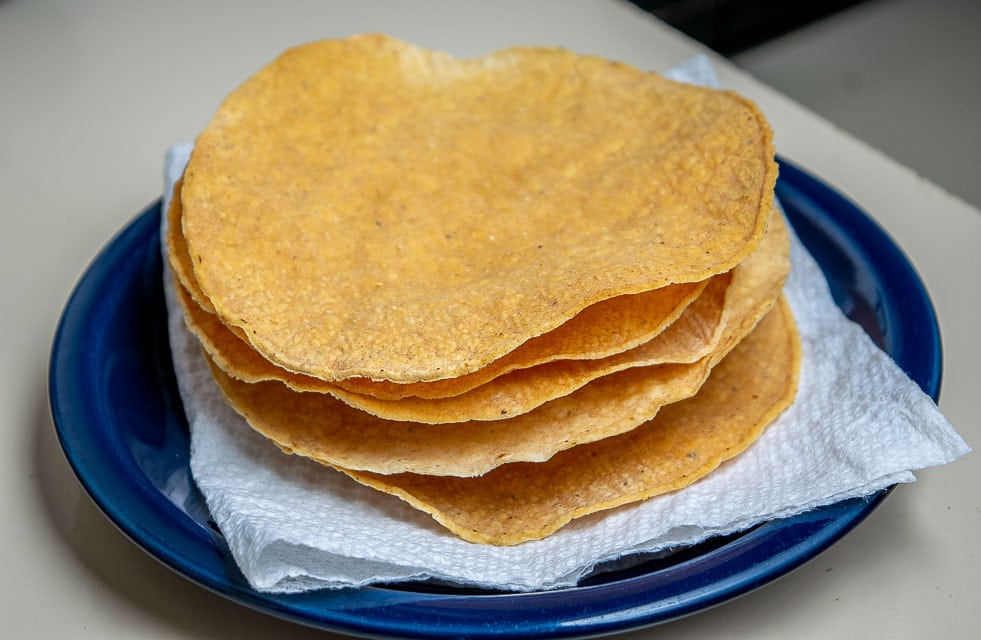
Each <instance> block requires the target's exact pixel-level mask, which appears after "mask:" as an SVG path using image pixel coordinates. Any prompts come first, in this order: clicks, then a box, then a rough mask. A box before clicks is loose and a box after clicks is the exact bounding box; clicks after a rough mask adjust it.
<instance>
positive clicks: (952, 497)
mask: <svg viewBox="0 0 981 640" xmlns="http://www.w3.org/2000/svg"><path fill="white" fill-rule="evenodd" d="M365 31H380V32H387V33H390V34H393V35H396V36H399V37H402V38H405V39H407V40H410V41H412V42H415V43H418V44H421V45H425V46H430V47H435V48H439V49H444V50H447V51H450V52H452V53H454V54H457V55H459V56H472V55H479V54H482V53H485V52H487V51H490V50H493V49H497V48H499V47H502V46H507V45H511V44H554V45H562V46H566V47H569V48H572V49H575V50H579V51H583V52H591V53H597V54H600V55H603V56H606V57H610V58H615V59H620V60H624V61H626V62H629V63H631V64H634V65H637V66H639V67H642V68H647V69H654V70H657V69H665V68H668V67H670V66H672V65H673V64H675V63H677V62H680V61H682V60H684V59H686V58H688V57H690V56H691V55H693V54H695V53H699V52H702V51H703V50H702V48H701V47H700V46H699V45H698V44H697V43H694V42H692V41H691V40H689V39H687V38H685V37H683V36H681V35H679V34H678V33H677V32H675V31H673V30H671V29H669V28H668V27H666V26H664V25H663V24H661V23H658V22H657V21H656V20H654V19H653V18H651V17H649V16H648V15H646V14H643V13H641V12H639V11H637V10H636V9H634V8H633V7H632V6H630V5H627V4H624V3H618V2H578V1H576V2H560V1H556V0H552V1H541V2H535V3H526V2H520V1H509V2H494V3H491V2H471V1H464V2H460V1H458V2H415V3H396V2H359V3H341V2H313V1H310V2H285V3H271V2H270V3H260V2H255V3H245V2H230V1H224V2H202V3H199V2H188V1H177V0H173V1H171V2H167V3H154V2H138V3H122V2H115V3H114V2H109V1H98V2H85V3H80V2H69V1H48V2H43V3H40V2H28V1H27V0H7V1H5V2H2V3H0V60H3V63H2V64H0V86H2V87H3V89H2V93H0V141H2V144H0V193H2V194H3V195H4V198H3V205H2V207H0V216H2V217H0V221H2V223H3V228H4V231H3V233H2V234H0V265H2V274H3V275H2V280H0V283H2V287H3V288H2V294H3V295H2V297H0V305H2V309H3V312H2V318H3V329H4V330H3V332H2V335H0V340H2V342H0V345H2V346H0V348H2V353H3V356H4V357H3V364H2V367H0V387H2V388H3V393H2V394H0V419H2V421H3V423H2V429H3V432H4V434H5V435H6V437H7V439H6V441H5V443H4V446H3V447H2V448H0V514H2V518H0V543H2V548H3V549H4V551H5V553H4V561H5V566H6V567H7V569H6V573H7V576H8V577H7V579H6V580H4V582H3V584H2V586H0V603H2V605H0V610H2V611H4V612H5V615H2V616H0V637H6V638H20V637H73V638H133V637H140V638H224V637H228V638H242V637H246V638H248V637H265V636H271V635H275V636H276V637H280V638H305V637H329V634H321V633H318V632H315V631H314V630H311V629H308V628H304V627H299V626H295V625H291V624H289V623H286V622H283V621H280V620H277V619H274V618H272V617H269V616H266V615H263V614H261V613H257V612H254V611H251V610H249V609H246V608H244V607H242V606H239V605H237V604H235V603H233V602H230V601H227V600H225V599H224V598H222V597H220V596H218V595H214V594H212V593H210V592H207V591H205V590H203V589H201V588H199V587H197V586H195V585H193V584H191V583H190V582H189V581H187V580H185V579H184V578H182V577H180V576H178V575H176V574H174V573H172V572H171V571H169V570H168V569H166V568H164V567H162V566H161V565H159V564H158V563H157V562H156V561H154V560H152V559H151V558H150V557H148V556H146V555H145V554H144V553H143V552H142V551H140V550H139V549H138V548H137V547H136V546H135V545H133V544H132V543H131V542H130V541H128V540H127V539H126V538H125V537H124V536H123V535H122V534H120V533H119V532H118V531H117V530H116V529H115V528H114V527H113V526H112V525H111V524H110V523H109V522H108V520H107V519H106V518H105V517H104V516H103V515H102V514H101V513H100V512H99V511H98V510H97V509H96V507H95V506H94V505H93V504H92V502H91V501H90V500H89V499H88V497H87V496H86V495H85V494H84V492H83V491H82V489H81V487H80V485H79V484H78V482H77V480H76V479H75V478H74V476H73V475H72V473H71V471H70V469H69V467H68V464H67V463H66V461H65V459H64V456H63V454H62V453H61V450H60V448H59V446H58V443H57V439H56V437H55V434H54V429H53V426H52V424H51V419H50V416H49V413H48V406H47V392H46V375H47V358H48V354H49V349H50V344H51V337H52V334H53V331H54V327H55V324H56V322H57V319H58V315H59V313H60V311H61V309H62V307H63V305H64V303H65V301H66V299H67V297H68V295H69V292H70V291H71V289H72V287H73V285H74V283H75V281H76V280H77V278H78V277H79V276H80V274H81V273H82V271H83V270H84V269H85V266H86V265H87V263H88V262H89V261H90V260H91V258H92V257H93V256H94V255H95V253H96V252H97V251H98V249H99V248H100V247H101V246H102V245H103V244H104V243H105V242H106V241H107V240H108V239H109V238H110V237H111V236H112V234H113V233H114V232H115V231H116V230H118V229H119V228H120V227H121V226H122V225H124V224H125V223H126V222H127V221H128V220H129V219H130V218H131V217H132V216H133V215H134V214H136V213H137V212H138V211H140V210H142V209H143V207H144V206H145V205H146V204H148V203H149V202H150V201H152V200H154V199H155V198H156V197H158V196H159V193H160V190H161V161H162V157H163V152H164V150H165V149H166V148H167V146H169V145H170V144H171V143H173V142H176V141H185V140H191V139H193V138H194V136H195V134H196V132H198V131H199V130H200V129H201V128H202V127H203V126H204V125H205V124H206V122H207V121H208V119H209V118H210V116H211V114H212V113H213V111H214V109H215V107H216V106H217V104H218V102H219V101H220V100H221V98H222V97H223V96H224V95H225V94H226V93H227V92H228V91H229V90H231V89H232V88H233V87H234V86H235V85H237V84H238V83H239V82H240V81H241V80H242V79H244V78H245V77H246V76H247V75H249V74H250V73H251V72H253V71H254V70H255V69H257V68H258V67H259V66H261V65H262V64H263V63H265V62H267V61H268V60H270V59H271V58H273V57H274V56H275V55H276V54H277V53H279V52H280V51H281V50H282V49H284V48H286V47H288V46H290V45H293V44H297V43H300V42H304V41H308V40H313V39H318V38H322V37H336V36H344V35H348V34H351V33H356V32H365ZM911 46H915V45H911ZM714 62H715V63H716V64H717V67H718V69H719V72H720V76H721V78H722V80H723V82H724V83H725V84H726V85H727V86H729V87H731V88H733V89H735V90H737V91H739V92H741V93H743V94H745V95H746V96H748V97H749V98H751V99H753V100H755V101H756V102H757V103H758V104H759V105H760V106H761V108H762V109H763V111H764V112H765V113H766V115H767V116H768V118H769V119H770V121H771V123H772V125H773V128H774V129H775V131H776V140H777V148H778V151H779V152H780V153H781V154H782V155H784V156H786V157H787V158H790V159H792V160H794V161H795V162H796V163H798V164H800V165H801V166H803V167H804V168H806V169H808V170H809V171H811V172H812V173H814V174H815V175H817V176H819V177H820V178H822V179H823V180H824V181H826V182H828V183H829V184H831V185H833V186H834V187H836V188H837V189H838V190H840V191H841V192H843V193H844V194H845V195H847V196H848V197H850V198H851V199H853V200H854V201H855V202H856V203H858V204H859V205H860V206H861V207H862V208H864V209H865V210H866V211H868V212H869V213H870V214H871V215H872V216H873V217H874V218H875V219H876V220H877V221H878V222H879V223H880V224H881V225H882V226H883V227H884V228H885V229H886V230H887V231H888V232H889V233H890V234H891V235H892V236H893V237H894V238H895V239H896V241H897V243H898V244H899V245H900V246H901V247H902V248H903V249H904V250H905V252H906V253H907V254H908V256H909V257H910V259H911V261H912V262H913V263H914V264H915V265H916V268H917V269H918V271H919V272H920V274H921V276H922V278H923V280H924V281H925V283H926V286H927V289H928V290H929V292H930V295H931V296H932V298H933V300H934V303H935V305H936V308H937V312H938V315H939V317H940V323H941V331H942V335H943V340H944V344H945V354H944V357H945V376H944V388H943V392H942V398H941V403H940V406H941V408H942V409H943V411H944V413H945V414H946V415H947V416H948V418H949V419H950V420H951V422H952V423H953V424H954V425H955V426H956V427H957V428H958V430H959V431H960V433H961V434H962V435H963V436H964V437H965V439H967V440H968V443H969V444H974V445H976V444H977V443H978V442H979V441H981V418H979V417H978V412H977V411H975V410H974V407H973V404H974V400H975V398H976V387H977V382H976V377H975V376H976V374H977V363H978V362H981V339H979V337H978V336H979V333H978V332H977V331H976V327H977V322H976V320H975V318H976V317H977V316H978V313H979V311H981V302H979V296H978V285H977V280H976V278H977V275H978V274H979V273H981V250H979V247H981V214H979V212H978V211H977V210H976V209H974V208H972V207H971V206H969V205H968V204H966V203H965V202H963V201H961V200H959V199H957V198H955V197H953V196H951V195H949V194H947V193H945V192H944V191H943V190H941V189H939V188H937V187H936V186H935V185H933V184H932V183H930V182H928V181H926V180H924V179H922V178H920V177H918V176H917V175H916V174H915V173H914V172H912V171H911V170H909V169H907V168H905V167H904V166H901V165H899V164H898V163H896V162H894V161H893V160H891V159H890V158H888V157H886V156H884V155H883V154H881V153H879V152H877V151H875V150H874V149H872V148H871V147H869V146H868V145H867V144H865V143H863V142H862V141H860V140H857V139H855V138H853V137H850V136H849V135H847V134H845V133H844V132H842V131H840V130H838V129H837V128H835V127H834V126H832V125H830V124H829V123H828V122H827V121H824V120H822V119H821V118H819V117H817V116H816V115H814V114H812V113H810V112H808V111H807V110H806V109H804V108H803V107H801V106H800V105H798V104H796V103H794V102H793V101H792V100H790V99H789V98H787V97H785V96H783V95H781V94H779V93H778V92H776V91H775V90H773V89H771V88H769V87H767V86H766V85H764V84H762V83H761V82H759V81H757V80H755V79H754V78H752V77H750V76H748V75H747V74H745V73H743V72H741V71H739V70H738V69H736V68H735V67H733V66H732V65H730V64H728V63H727V62H726V61H724V60H721V59H718V58H715V59H714ZM914 125H915V123H914ZM918 478H919V479H918V482H916V483H914V484H912V485H905V486H903V487H900V488H899V489H898V490H897V491H895V492H894V493H893V495H892V496H890V498H889V499H888V500H886V501H885V503H884V505H883V506H882V507H881V508H880V509H878V510H877V511H876V512H875V513H874V514H873V515H872V516H871V517H870V518H869V519H868V520H866V521H865V522H864V523H863V524H862V525H861V526H859V527H858V528H857V529H856V530H855V531H854V532H852V533H851V534H850V535H848V536H847V537H846V538H845V539H843V540H842V541H841V542H839V543H838V544H836V545H835V546H833V547H832V548H831V549H830V550H828V551H827V552H825V553H824V554H822V555H821V556H819V557H818V558H816V559H815V560H813V561H811V562H810V563H808V564H806V565H805V566H804V567H802V568H801V569H799V570H797V571H795V572H794V573H792V574H791V575H788V576H786V577H784V578H782V579H781V580H778V581H777V582H775V583H773V584H771V585H770V586H767V587H766V588H763V589H761V590H758V591H756V592H754V593H751V594H749V595H747V596H744V597H742V598H740V599H738V600H736V601H733V602H730V603H728V604H725V605H723V606H720V607H717V608H715V609H712V610H709V611H706V612H703V613H700V614H698V615H696V616H692V617H689V618H685V619H683V620H678V621H675V622H671V623H668V624H666V625H662V626H659V627H657V628H655V629H646V630H639V631H634V632H631V633H626V634H623V636H622V637H624V638H654V637H657V638H659V639H665V638H682V637H686V638H687V637H699V638H731V637H734V636H737V637H738V636H747V637H754V638H770V637H772V638H785V637H788V636H790V635H791V634H793V637H796V638H829V637H831V638H834V637H858V636H861V635H865V634H871V633H874V634H875V637H889V638H923V637H941V638H967V637H976V633H977V629H978V628H981V607H978V606H977V594H978V593H979V587H981V563H979V557H978V553H977V551H976V542H977V540H979V539H981V500H979V487H981V472H979V468H978V465H977V463H976V457H975V455H974V454H969V455H968V456H967V457H965V458H964V459H962V460H960V461H958V462H955V463H953V464H950V465H947V466H944V467H941V468H935V469H929V470H926V471H924V472H922V473H920V474H918Z"/></svg>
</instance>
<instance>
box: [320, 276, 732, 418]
mask: <svg viewBox="0 0 981 640" xmlns="http://www.w3.org/2000/svg"><path fill="white" fill-rule="evenodd" d="M714 279H719V280H723V281H728V277H727V276H726V274H719V275H717V276H713V277H712V278H709V279H708V280H704V281H702V282H686V283H682V284H672V285H668V286H666V287H661V288H660V289H654V290H653V291H645V292H643V293H634V294H626V295H622V296H616V297H614V298H609V299H607V300H601V301H599V302H597V303H595V304H592V305H590V306H588V307H586V308H585V309H583V310H582V311H580V312H579V313H577V314H576V315H575V316H573V317H572V318H570V319H569V320H567V321H566V322H564V323H562V324H561V325H559V326H558V327H556V328H555V329H552V330H551V331H549V332H547V333H544V334H542V335H540V336H536V337H534V338H531V339H529V340H528V341H527V342H525V343H523V344H521V345H519V346H518V347H517V348H515V350H514V351H511V352H510V353H507V354H505V355H504V356H502V357H500V358H498V359H497V360H494V361H493V362H491V363H489V364H488V365H487V366H485V367H481V368H480V369H477V370H476V371H473V372H471V373H468V374H465V375H462V376H459V377H456V378H444V379H442V380H433V381H431V382H409V383H397V382H389V381H385V380H382V381H373V380H370V379H368V378H347V379H346V380H338V381H337V383H336V384H337V385H338V386H339V387H341V388H343V389H347V390H348V391H352V392H355V393H360V394H363V395H368V396H372V397H375V398H378V399H380V400H399V399H401V398H406V397H409V396H414V397H418V398H448V397H451V396H458V395H460V394H461V393H464V392H466V391H470V390H471V389H475V388H477V387H478V386H480V385H482V384H485V383H487V382H489V381H491V380H493V379H494V378H496V377H498V376H501V375H504V374H506V373H510V372H512V371H517V370H519V369H527V368H528V367H533V366H536V365H540V364H545V363H548V362H553V361H555V360H593V359H599V358H606V357H608V356H612V355H614V354H618V353H622V352H624V351H626V350H628V349H633V348H634V347H638V346H640V345H642V344H644V343H647V342H650V341H651V340H652V339H654V337H655V336H658V335H660V334H661V333H662V332H663V331H665V330H666V329H668V328H669V327H671V326H672V324H673V323H675V322H676V321H677V320H678V318H679V317H680V316H681V315H682V313H683V312H684V311H685V310H686V309H688V308H689V306H690V305H691V304H692V302H693V301H694V300H696V299H697V298H698V297H699V296H700V295H701V294H702V291H703V290H704V289H705V287H706V285H707V284H709V283H710V282H711V281H712V280H714ZM665 357H666V358H667V356H665Z"/></svg>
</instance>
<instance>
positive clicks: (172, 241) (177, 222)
mask: <svg viewBox="0 0 981 640" xmlns="http://www.w3.org/2000/svg"><path fill="white" fill-rule="evenodd" d="M182 184H183V179H178V180H177V181H176V182H175V183H174V191H173V194H172V196H171V198H170V205H169V206H168V207H167V228H166V230H165V233H164V252H165V254H166V256H167V263H168V264H169V265H170V271H171V273H172V274H173V275H174V278H175V279H176V281H177V282H178V283H180V288H181V289H183V290H184V291H185V292H186V294H187V295H189V296H190V297H191V299H192V300H193V301H194V304H195V305H197V306H198V307H200V308H201V309H202V310H204V311H206V312H207V313H214V312H215V308H214V307H213V306H212V305H211V301H210V300H208V298H207V296H205V295H204V293H203V292H202V291H201V289H200V287H198V281H197V279H196V278H195V277H194V266H193V265H192V264H191V254H190V253H188V251H187V243H186V242H184V232H183V230H182V229H181V224H182V222H181V219H182V217H183V207H182V206H181V198H180V192H181V185H182Z"/></svg>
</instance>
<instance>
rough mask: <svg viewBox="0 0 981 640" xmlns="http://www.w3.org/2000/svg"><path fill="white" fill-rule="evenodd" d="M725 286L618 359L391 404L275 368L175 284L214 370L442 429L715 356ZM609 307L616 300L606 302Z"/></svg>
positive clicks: (526, 373)
mask: <svg viewBox="0 0 981 640" xmlns="http://www.w3.org/2000/svg"><path fill="white" fill-rule="evenodd" d="M737 269H739V267H737ZM729 280H730V274H720V275H718V276H715V277H713V278H712V279H711V281H710V283H709V286H708V287H706V288H705V291H704V293H703V294H702V295H700V296H699V297H698V298H697V299H696V300H695V302H694V303H692V304H691V305H689V307H688V308H687V309H686V310H685V311H684V313H683V314H682V315H681V317H680V318H679V319H678V320H677V321H676V322H674V323H672V324H671V325H670V326H669V327H668V328H667V329H665V330H664V331H663V332H661V333H659V334H658V335H657V336H656V337H655V338H653V339H652V340H650V341H649V342H647V343H645V344H642V345H640V346H638V347H634V348H632V349H628V350H627V351H625V352H623V353H619V354H615V355H612V356H608V357H606V358H601V359H590V360H554V361H551V362H547V363H545V364H540V365H537V366H533V367H530V368H524V369H518V370H515V371H512V372H510V373H506V374H504V375H501V376H497V377H494V378H493V379H491V380H490V381H488V382H486V383H484V384H482V385H480V386H476V387H474V388H472V389H470V390H468V391H466V392H463V393H461V394H458V395H454V396H451V397H447V398H435V399H428V398H418V397H411V396H409V397H404V398H401V399H395V400H386V399H379V398H375V397H373V396H369V395H364V394H360V393H355V392H351V391H348V390H347V389H346V388H344V387H343V386H342V385H340V384H336V383H330V382H327V381H324V380H321V379H319V378H313V377H311V376H306V375H302V374H295V373H291V372H288V371H286V370H285V369H282V368H280V367H277V366H276V365H274V364H272V363H271V362H269V361H268V360H265V359H264V358H263V357H262V356H261V355H260V354H259V353H258V352H256V351H254V350H252V349H251V348H250V346H249V345H248V343H246V342H245V341H243V340H242V339H241V338H239V337H238V336H236V335H235V334H234V333H232V332H231V331H230V330H228V328H227V327H226V326H225V325H223V324H222V323H221V321H220V320H219V319H218V317H217V316H216V315H214V314H210V313H207V312H205V311H204V310H203V309H202V308H201V307H200V306H198V305H197V304H196V303H195V302H194V300H193V296H192V295H191V294H190V292H188V291H187V290H186V289H185V288H184V287H183V286H181V284H180V282H177V283H176V290H177V300H178V302H179V303H180V305H181V306H182V308H183V310H184V314H185V319H186V321H187V326H188V327H189V328H190V330H191V332H192V333H194V334H195V335H196V336H197V337H198V339H199V341H200V342H201V345H202V346H203V347H204V349H205V351H206V352H207V353H208V355H209V357H210V358H211V359H212V361H213V362H214V363H215V365H216V366H218V367H219V368H220V369H221V370H222V371H223V372H225V373H227V374H228V375H229V376H231V377H232V378H235V379H237V380H241V381H243V382H249V383H254V382H264V381H270V380H274V381H279V382H282V383H283V384H285V385H286V386H287V387H289V388H290V389H292V390H293V391H301V392H315V393H328V394H330V395H332V396H334V397H335V398H337V399H339V400H341V401H343V402H345V403H346V404H349V405H351V406H352V407H355V408H358V409H361V410H363V411H367V412H368V413H371V414H372V415H375V416H378V417H381V418H387V419H390V420H404V421H412V422H423V423H428V424H446V423H453V422H466V421H468V420H501V419H505V418H509V417H513V416H516V415H519V414H522V413H527V412H528V411H531V410H532V409H534V408H536V407H538V406H540V405H542V404H544V403H545V402H548V401H549V400H554V399H555V398H558V397H560V396H563V395H567V394H569V393H572V392H573V391H575V390H576V389H578V388H580V387H581V386H583V385H584V384H586V383H588V382H589V381H591V380H595V379H596V378H599V377H601V376H604V375H609V374H611V373H615V372H617V371H622V370H624V369H628V368H631V367H639V366H652V365H658V364H666V363H692V362H696V361H698V360H701V359H702V358H704V357H706V356H708V355H710V354H711V353H712V351H713V349H715V348H716V347H717V345H718V343H719V340H720V339H721V337H722V333H723V330H724V323H723V317H724V313H725V310H726V307H725V301H726V296H725V293H726V290H727V289H728V286H729ZM614 300H616V298H614V299H612V300H609V301H606V303H609V302H613V301H614ZM606 303H597V304H598V305H604V304H606ZM570 322H571V321H570ZM563 326H564V325H563ZM470 375H471V376H472V375H473V374H470ZM440 382H443V381H440ZM447 382H448V381H447ZM417 384H425V383H417ZM429 384H435V383H429Z"/></svg>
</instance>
